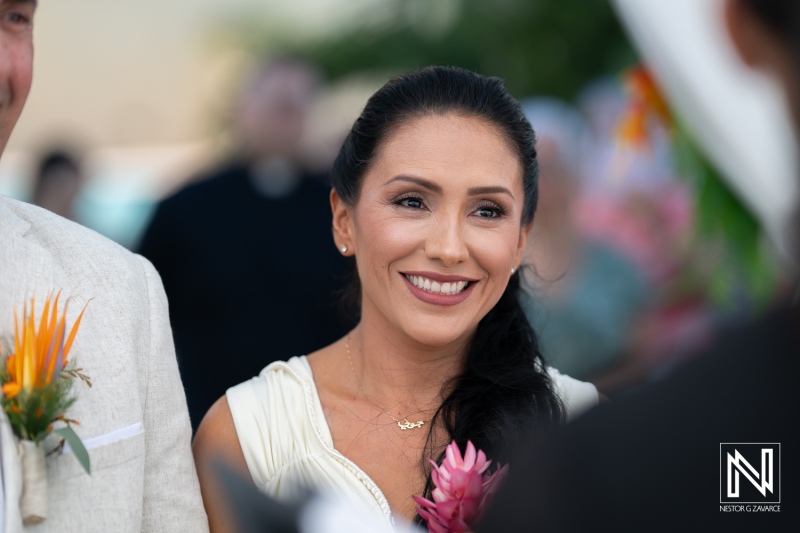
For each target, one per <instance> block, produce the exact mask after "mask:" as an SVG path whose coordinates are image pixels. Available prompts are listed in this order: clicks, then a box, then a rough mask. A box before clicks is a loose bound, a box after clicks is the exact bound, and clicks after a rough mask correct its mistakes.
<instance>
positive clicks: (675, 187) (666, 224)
mask: <svg viewBox="0 0 800 533" xmlns="http://www.w3.org/2000/svg"><path fill="white" fill-rule="evenodd" d="M573 216H574V219H575V224H576V226H577V227H578V229H579V231H580V232H581V234H583V235H584V236H586V237H587V238H590V239H593V240H596V241H600V242H605V243H606V244H608V245H609V246H611V247H613V248H614V249H616V250H617V251H618V252H620V253H622V254H623V255H625V256H626V257H628V258H629V259H630V260H632V261H633V262H634V263H635V264H636V265H637V266H638V267H639V270H640V271H641V272H642V273H643V274H644V275H645V277H646V278H647V279H648V281H650V282H651V283H656V284H660V283H665V282H667V281H669V280H671V279H672V278H673V277H674V276H675V275H676V274H677V273H678V271H679V270H680V268H681V266H682V265H681V263H682V260H683V259H684V258H683V255H684V254H685V250H684V249H683V248H684V245H685V244H686V239H687V237H688V236H689V234H690V230H691V228H692V224H693V218H694V213H693V206H692V198H691V195H690V193H689V191H688V190H687V187H686V186H685V185H683V184H679V183H672V184H664V185H662V186H661V187H659V188H657V189H656V190H652V191H630V192H628V193H627V194H625V195H624V196H622V197H621V198H618V197H613V196H609V195H586V196H584V197H583V198H581V199H579V201H578V202H577V203H576V205H575V207H574V210H573Z"/></svg>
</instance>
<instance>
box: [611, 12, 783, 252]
mask: <svg viewBox="0 0 800 533" xmlns="http://www.w3.org/2000/svg"><path fill="white" fill-rule="evenodd" d="M613 4H614V6H615V7H616V10H617V12H618V14H619V16H620V18H621V20H622V21H623V23H624V24H625V26H626V27H627V30H628V33H629V35H630V36H631V38H632V40H633V42H634V43H635V45H636V47H637V48H638V50H639V51H640V53H641V54H642V56H643V58H644V61H645V63H646V64H647V65H648V67H649V68H650V70H651V71H652V73H653V75H654V77H655V78H656V79H657V81H658V83H659V86H660V87H661V88H662V90H663V91H664V92H665V96H666V97H667V98H668V100H669V101H670V103H671V104H672V106H673V107H674V109H675V110H676V112H677V114H678V115H679V119H680V120H681V121H682V122H683V123H684V124H686V126H687V127H688V128H689V129H690V131H691V133H692V135H693V136H694V137H695V138H696V140H697V142H698V143H699V144H700V146H701V148H702V149H703V150H704V152H705V153H706V154H707V155H708V157H709V158H710V159H711V160H712V162H713V163H714V164H715V165H716V166H717V168H718V169H719V170H720V172H721V173H722V175H723V177H724V179H725V180H726V181H727V182H728V183H729V185H730V187H731V189H732V190H733V191H734V193H735V194H737V195H738V196H739V198H740V199H741V200H742V201H743V202H744V203H745V205H747V206H748V207H749V208H750V209H751V211H752V212H753V213H754V214H755V216H756V218H757V219H758V220H759V221H760V222H761V224H762V225H763V227H764V228H765V230H766V232H767V233H768V234H769V236H770V237H771V238H772V240H773V242H774V243H775V244H776V246H777V247H778V249H779V250H780V251H781V252H784V253H782V255H784V257H785V256H786V254H785V251H786V238H787V235H786V232H785V227H786V224H787V223H788V222H789V217H790V215H791V212H792V208H793V206H794V205H796V203H795V198H796V195H797V183H796V179H797V161H796V156H795V142H796V141H795V139H794V133H793V131H792V127H791V124H790V121H789V111H788V108H787V107H786V103H785V100H784V98H783V95H782V94H781V93H780V91H779V89H778V87H777V85H776V84H775V83H774V82H773V80H770V79H768V78H767V77H765V76H763V75H761V74H759V73H757V72H755V71H752V70H750V69H748V68H747V67H745V66H744V65H743V64H742V63H741V62H740V61H739V59H738V57H737V56H736V52H735V50H734V48H733V45H732V44H731V43H730V41H729V39H728V35H727V32H726V29H725V26H724V21H723V15H722V7H723V5H722V0H670V1H669V2H644V1H641V0H614V1H613Z"/></svg>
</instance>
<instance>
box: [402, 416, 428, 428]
mask: <svg viewBox="0 0 800 533" xmlns="http://www.w3.org/2000/svg"><path fill="white" fill-rule="evenodd" d="M403 420H405V422H400V421H399V420H398V421H397V425H398V426H400V429H402V430H403V431H405V430H407V429H414V428H421V427H422V426H423V424H425V421H424V420H420V421H419V422H409V421H408V418H404V419H403Z"/></svg>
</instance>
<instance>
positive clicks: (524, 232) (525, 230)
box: [514, 220, 533, 269]
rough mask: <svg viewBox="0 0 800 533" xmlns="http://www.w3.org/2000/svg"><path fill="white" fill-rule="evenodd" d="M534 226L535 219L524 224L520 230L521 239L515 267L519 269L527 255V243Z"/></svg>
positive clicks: (518, 243)
mask: <svg viewBox="0 0 800 533" xmlns="http://www.w3.org/2000/svg"><path fill="white" fill-rule="evenodd" d="M532 228H533V220H531V221H530V222H528V223H527V224H525V225H524V226H522V228H521V229H520V232H519V241H518V242H517V252H516V254H515V255H514V268H515V269H519V265H520V263H522V257H523V256H524V255H525V244H526V243H527V242H528V235H530V234H531V229H532Z"/></svg>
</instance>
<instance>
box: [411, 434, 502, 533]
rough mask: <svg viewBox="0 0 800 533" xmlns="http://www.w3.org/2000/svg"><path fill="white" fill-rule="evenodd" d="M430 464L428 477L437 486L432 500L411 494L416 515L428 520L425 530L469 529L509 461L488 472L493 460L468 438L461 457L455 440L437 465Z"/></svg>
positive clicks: (441, 532)
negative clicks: (488, 458) (431, 469)
mask: <svg viewBox="0 0 800 533" xmlns="http://www.w3.org/2000/svg"><path fill="white" fill-rule="evenodd" d="M431 464H432V465H433V471H432V472H431V479H432V480H433V484H434V485H435V486H436V488H435V489H434V490H433V501H430V500H427V499H425V498H421V497H419V496H413V498H414V501H415V502H416V503H417V505H419V507H418V508H417V511H418V512H419V515H420V516H421V517H422V518H423V519H425V521H426V522H427V523H428V531H430V532H431V533H450V532H453V533H456V532H458V533H463V532H467V531H472V529H473V528H474V527H475V526H476V525H477V522H478V520H479V519H480V517H481V515H482V514H483V511H484V510H485V509H486V507H487V506H488V505H489V503H490V502H491V499H492V497H493V496H494V494H495V493H496V492H497V490H498V489H499V488H500V485H501V484H502V481H503V479H505V477H506V475H507V474H508V465H505V466H503V467H500V468H498V469H497V470H495V471H494V472H493V473H491V474H490V473H488V469H489V466H490V465H491V464H492V461H490V460H487V459H486V454H484V453H483V451H481V450H479V451H477V452H476V451H475V446H473V444H472V442H467V451H466V453H465V454H464V457H463V458H462V457H461V451H460V450H459V449H458V444H456V442H455V441H453V442H451V443H450V445H449V446H448V447H447V450H446V451H445V459H444V461H442V464H441V465H440V466H437V465H436V463H434V462H433V461H431ZM434 502H435V503H434Z"/></svg>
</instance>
